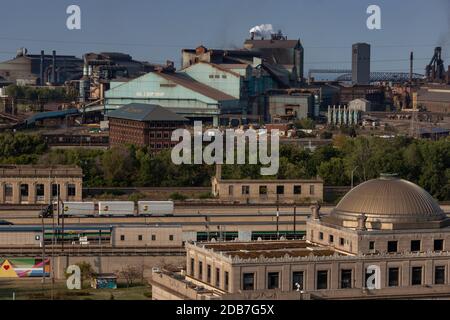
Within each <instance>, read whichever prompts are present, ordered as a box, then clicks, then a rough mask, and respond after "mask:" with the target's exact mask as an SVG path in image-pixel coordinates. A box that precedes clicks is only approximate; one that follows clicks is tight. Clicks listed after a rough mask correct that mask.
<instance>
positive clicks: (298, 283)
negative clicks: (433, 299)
mask: <svg viewBox="0 0 450 320" xmlns="http://www.w3.org/2000/svg"><path fill="white" fill-rule="evenodd" d="M374 272H375V271H374ZM445 273H446V267H445V266H444V265H442V266H436V267H435V268H434V276H433V284H435V285H443V284H445ZM373 274H374V273H366V277H365V280H366V283H367V282H368V281H370V279H369V278H370V277H371V276H373ZM266 277H267V278H266V280H267V281H266V284H267V285H266V289H268V290H273V289H280V288H281V280H280V272H268V273H267V274H266ZM328 278H329V271H328V270H319V271H317V272H316V281H315V286H316V290H327V289H329V279H328ZM423 279H424V274H423V267H421V266H416V267H412V268H411V275H410V284H411V285H412V286H418V285H423V283H424V281H423ZM304 281H305V273H304V271H294V272H292V276H291V284H290V289H291V290H293V291H299V290H304V287H305V285H304V283H305V282H304ZM387 281H388V286H389V287H397V286H400V269H399V268H397V267H395V268H389V269H388V279H387ZM353 287H354V278H353V270H352V269H342V270H341V271H340V278H339V288H340V289H351V288H353ZM242 290H256V276H255V273H253V272H250V273H243V274H242Z"/></svg>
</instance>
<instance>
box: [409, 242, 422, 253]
mask: <svg viewBox="0 0 450 320" xmlns="http://www.w3.org/2000/svg"><path fill="white" fill-rule="evenodd" d="M418 251H420V240H411V252H418Z"/></svg>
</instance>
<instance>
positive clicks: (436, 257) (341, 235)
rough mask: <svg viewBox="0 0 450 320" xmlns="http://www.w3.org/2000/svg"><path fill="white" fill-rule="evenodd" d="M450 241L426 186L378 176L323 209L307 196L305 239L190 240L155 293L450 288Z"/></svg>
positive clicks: (385, 293)
mask: <svg viewBox="0 0 450 320" xmlns="http://www.w3.org/2000/svg"><path fill="white" fill-rule="evenodd" d="M449 244H450V219H449V218H448V217H447V215H446V214H445V213H444V212H443V211H442V209H441V208H440V207H439V205H438V203H437V202H436V201H435V200H434V199H433V198H432V197H431V196H430V194H428V193H427V192H426V191H425V190H423V189H422V188H420V187H419V186H417V185H414V184H413V183H411V182H408V181H405V180H401V179H398V178H395V177H389V176H383V177H381V178H380V179H374V180H370V181H367V182H365V183H363V184H361V185H359V186H357V187H355V188H354V189H352V190H351V191H350V192H349V193H348V194H347V195H346V196H345V197H344V198H343V199H342V200H341V201H340V202H339V204H338V205H337V206H336V207H335V208H334V210H333V211H332V212H331V214H329V215H322V214H321V213H320V206H318V205H315V206H312V207H311V217H310V219H309V220H308V221H307V234H306V239H305V240H301V241H285V240H279V241H257V242H234V243H224V242H222V243H201V244H195V243H194V244H187V245H186V270H185V271H183V272H181V273H171V272H169V271H165V270H163V271H162V272H153V274H152V280H151V282H152V285H153V298H154V299H203V300H206V299H227V300H229V299H236V300H253V299H292V300H298V299H300V300H301V299H405V298H408V299H422V298H449V297H450V276H449V270H450V254H449V251H450V245H449Z"/></svg>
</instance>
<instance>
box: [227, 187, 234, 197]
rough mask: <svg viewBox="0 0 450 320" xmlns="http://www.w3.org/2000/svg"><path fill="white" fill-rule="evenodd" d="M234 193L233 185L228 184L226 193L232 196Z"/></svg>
mask: <svg viewBox="0 0 450 320" xmlns="http://www.w3.org/2000/svg"><path fill="white" fill-rule="evenodd" d="M233 193H234V186H228V195H230V196H232V195H233Z"/></svg>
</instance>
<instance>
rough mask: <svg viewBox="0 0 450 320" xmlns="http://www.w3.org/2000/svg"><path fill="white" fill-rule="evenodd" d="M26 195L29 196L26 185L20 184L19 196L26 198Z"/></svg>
mask: <svg viewBox="0 0 450 320" xmlns="http://www.w3.org/2000/svg"><path fill="white" fill-rule="evenodd" d="M28 194H29V190H28V184H21V185H20V196H21V197H22V198H27V197H28Z"/></svg>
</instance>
